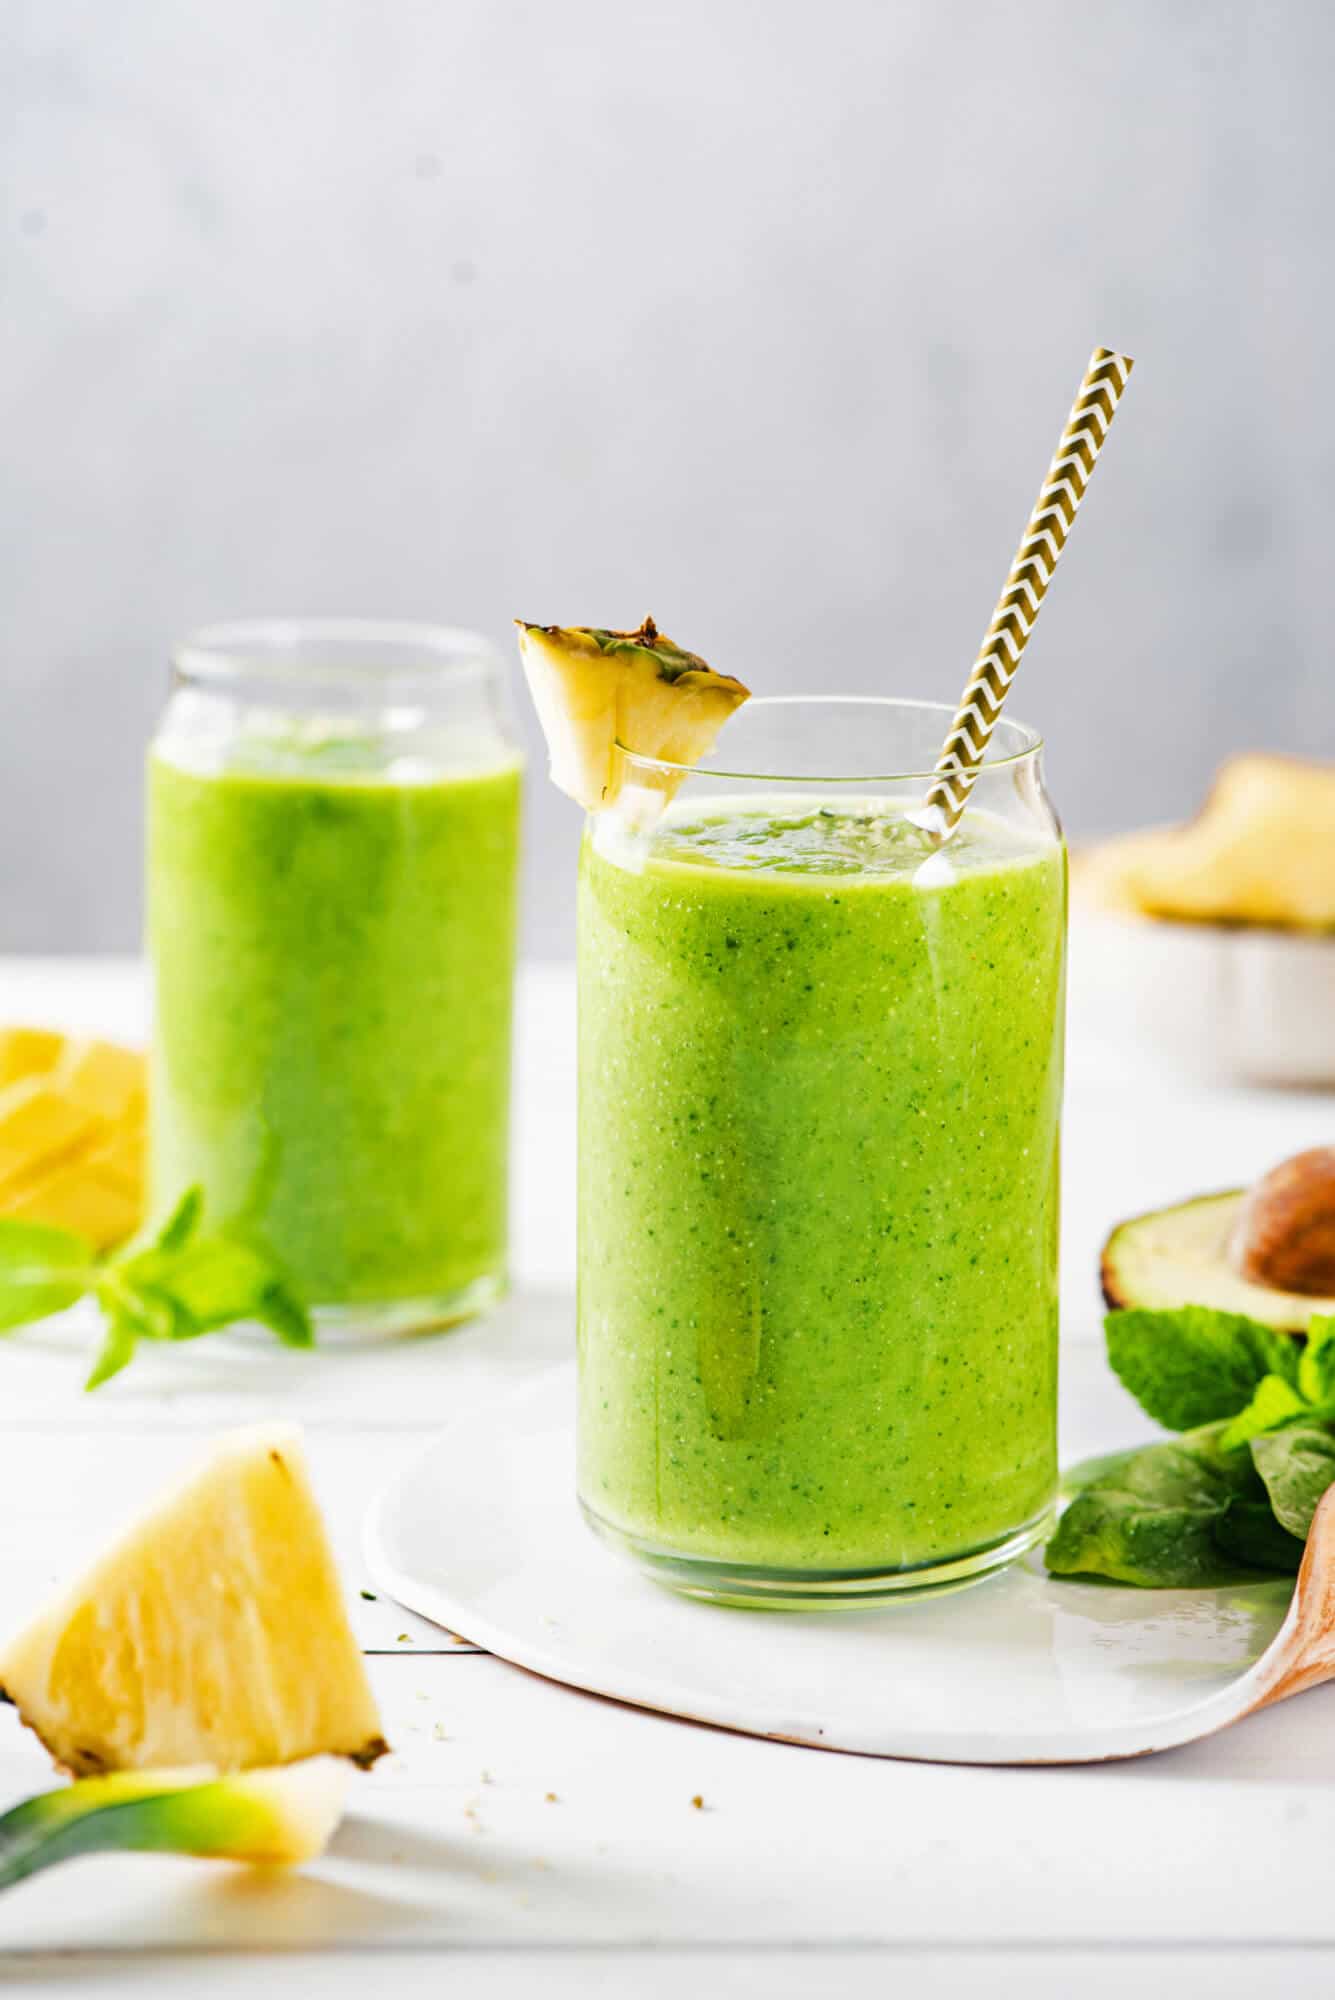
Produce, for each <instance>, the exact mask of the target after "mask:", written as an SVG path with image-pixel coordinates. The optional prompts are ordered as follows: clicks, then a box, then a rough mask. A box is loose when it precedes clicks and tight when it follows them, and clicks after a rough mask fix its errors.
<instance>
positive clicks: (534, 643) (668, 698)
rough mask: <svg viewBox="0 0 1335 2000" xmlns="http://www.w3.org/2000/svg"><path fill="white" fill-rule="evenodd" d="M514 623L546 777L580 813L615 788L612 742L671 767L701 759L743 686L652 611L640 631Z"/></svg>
mask: <svg viewBox="0 0 1335 2000" xmlns="http://www.w3.org/2000/svg"><path fill="white" fill-rule="evenodd" d="M515 623H516V625H517V626H518V627H519V653H520V657H521V659H522V660H523V662H524V673H525V675H526V677H527V679H528V685H529V691H530V692H531V694H532V696H533V701H534V705H535V707H536V708H537V711H538V720H539V722H541V724H542V732H543V735H544V736H545V737H546V739H547V751H548V755H549V757H550V760H551V775H552V782H553V783H554V784H555V785H557V786H559V788H560V789H561V790H562V791H563V792H566V793H568V794H569V796H570V797H571V798H572V799H575V800H576V801H577V802H578V803H579V804H580V805H582V806H583V807H584V808H585V810H586V811H587V812H602V811H603V810H605V808H606V807H608V806H610V805H611V804H613V802H614V801H615V799H616V797H617V795H618V793H619V792H620V790H621V787H622V783H623V780H624V769H623V760H622V759H621V758H619V757H618V756H617V755H616V746H617V745H618V744H620V745H621V747H622V749H624V750H630V751H632V752H634V753H636V754H638V755H639V756H641V757H653V758H660V759H662V760H663V762H665V763H669V764H682V765H690V764H695V763H698V762H699V760H700V758H701V757H703V756H704V754H705V752H706V751H707V750H710V749H712V748H713V745H714V741H715V739H716V737H717V736H718V733H719V731H720V729H722V727H723V725H724V723H725V722H726V721H727V719H728V717H729V716H730V715H731V714H732V712H733V710H734V709H736V708H740V707H741V705H742V703H743V702H744V701H745V700H746V699H747V698H748V695H749V692H750V690H749V689H747V688H745V687H743V686H742V683H741V682H740V681H738V680H733V679H732V678H731V677H730V676H729V675H727V674H716V673H715V672H714V670H713V668H712V667H710V666H707V665H706V663H705V662H704V661H703V660H702V659H701V658H700V657H699V655H698V654H697V653H687V652H685V651H683V649H682V648H681V647H680V646H677V645H674V644H673V642H672V640H671V639H668V638H665V637H664V636H663V634H662V633H661V632H659V630H658V628H657V626H656V625H655V624H654V621H653V619H652V618H646V619H645V621H644V623H643V625H642V626H641V627H640V629H639V631H638V632H604V631H601V630H598V629H596V628H594V627H592V626H582V625H572V626H561V625H526V624H524V623H523V621H522V620H520V619H516V620H515ZM682 775H683V774H681V773H678V774H670V773H667V772H658V773H655V774H654V776H653V779H652V789H654V790H655V791H659V792H662V793H663V794H664V795H665V797H666V798H670V797H671V796H672V794H673V792H675V791H676V789H677V787H678V785H680V783H681V780H682Z"/></svg>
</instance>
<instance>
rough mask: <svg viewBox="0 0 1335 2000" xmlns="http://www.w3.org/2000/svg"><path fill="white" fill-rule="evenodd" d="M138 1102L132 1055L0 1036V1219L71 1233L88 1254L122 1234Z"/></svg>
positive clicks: (139, 1194) (136, 1185)
mask: <svg viewBox="0 0 1335 2000" xmlns="http://www.w3.org/2000/svg"><path fill="white" fill-rule="evenodd" d="M146 1098H147V1089H146V1069H145V1062H144V1057H143V1055H142V1053H141V1052H140V1051H139V1050H138V1049H127V1048H122V1047H120V1046H119V1044H117V1043H115V1042H103V1041H97V1040H93V1039H74V1038H71V1037H69V1036H66V1035H61V1034H57V1033H56V1032H55V1030H54V1029H49V1028H0V1215H9V1216H17V1217H19V1218H20V1219H21V1220H23V1221H25V1222H45V1223H50V1224H51V1225H52V1227H54V1228H58V1229H74V1230H77V1231H78V1232H79V1234H80V1235H81V1236H86V1237H88V1238H89V1240H90V1241H91V1242H92V1244H93V1246H94V1248H95V1249H98V1250H107V1249H110V1248H112V1246H113V1245H115V1244H117V1243H122V1242H124V1241H125V1239H126V1238H127V1237H129V1236H132V1235H133V1234H134V1232H135V1230H136V1229H137V1228H138V1227H139V1224H140V1223H141V1222H142V1220H143V1215H144V1160H143V1152H144V1121H145V1103H146Z"/></svg>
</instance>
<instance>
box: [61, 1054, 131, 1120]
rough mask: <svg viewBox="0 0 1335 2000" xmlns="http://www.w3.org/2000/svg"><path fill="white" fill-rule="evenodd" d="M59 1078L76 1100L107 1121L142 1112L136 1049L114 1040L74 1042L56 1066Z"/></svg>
mask: <svg viewBox="0 0 1335 2000" xmlns="http://www.w3.org/2000/svg"><path fill="white" fill-rule="evenodd" d="M59 1077H60V1082H61V1085H62V1086H63V1088H64V1089H65V1090H66V1091H67V1092H68V1093H69V1095H70V1097H71V1098H72V1099H73V1100H74V1102H75V1103H76V1104H81V1105H83V1106H84V1108H85V1109H86V1110H88V1111H92V1112H95V1113H96V1115H97V1116H98V1117H99V1118H104V1119H105V1120H106V1122H107V1123H108V1124H109V1125H115V1124H119V1123H122V1122H123V1121H125V1120H126V1119H131V1118H134V1117H136V1116H137V1117H141V1118H142V1116H143V1111H144V1058H143V1057H142V1055H140V1053H139V1051H138V1049H123V1048H120V1047H118V1045H117V1044H116V1043H115V1042H74V1043H72V1044H71V1046H70V1048H69V1050H68V1052H67V1054H66V1055H65V1058H64V1060H63V1061H62V1062H61V1064H60V1069H59Z"/></svg>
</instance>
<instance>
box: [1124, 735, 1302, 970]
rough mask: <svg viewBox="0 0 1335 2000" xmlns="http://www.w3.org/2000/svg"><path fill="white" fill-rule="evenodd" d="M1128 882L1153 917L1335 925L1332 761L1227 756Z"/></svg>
mask: <svg viewBox="0 0 1335 2000" xmlns="http://www.w3.org/2000/svg"><path fill="white" fill-rule="evenodd" d="M1124 879H1125V885H1126V888H1127V889H1128V890H1129V892H1130V894H1131V896H1132V898H1133V899H1134V901H1135V902H1136V903H1137V904H1138V905H1139V907H1140V908H1141V909H1143V910H1145V911H1147V912H1148V913H1149V915H1151V916H1155V917H1168V918H1176V919H1178V920H1179V921H1185V922H1192V923H1226V924H1227V923H1242V924H1266V925H1277V926H1280V927H1282V928H1287V929H1294V930H1312V931H1323V930H1332V929H1335V765H1330V764H1317V763H1311V762H1308V761H1305V760H1303V759H1301V758H1297V757H1276V756H1269V755H1256V756H1247V757H1232V758H1230V759H1229V760H1228V762H1227V763H1225V764H1224V765H1222V766H1221V768H1220V771H1219V775H1218V777H1217V778H1216V779H1215V784H1214V789H1213V791H1211V793H1210V795H1209V797H1208V798H1207V799H1206V801H1205V804H1204V806H1203V807H1202V808H1201V811H1200V813H1199V815H1198V816H1197V818H1196V819H1194V820H1192V821H1190V822H1189V823H1188V824H1187V825H1186V826H1182V827H1172V828H1166V829H1164V830H1163V831H1162V832H1160V833H1158V834H1155V835H1154V836H1152V837H1151V836H1147V837H1146V838H1145V840H1144V841H1143V842H1142V843H1141V845H1140V846H1139V847H1138V848H1137V849H1135V850H1134V851H1133V852H1132V853H1131V854H1130V856H1129V857H1128V865H1127V867H1126V869H1125V877H1124Z"/></svg>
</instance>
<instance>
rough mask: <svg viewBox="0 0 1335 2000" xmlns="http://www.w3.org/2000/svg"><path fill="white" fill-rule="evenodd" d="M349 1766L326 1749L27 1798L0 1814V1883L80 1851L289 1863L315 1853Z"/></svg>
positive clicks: (341, 1797)
mask: <svg viewBox="0 0 1335 2000" xmlns="http://www.w3.org/2000/svg"><path fill="white" fill-rule="evenodd" d="M350 1777H351V1773H350V1772H349V1771H348V1768H347V1766H346V1764H343V1763H340V1762H338V1761H337V1760H336V1759H334V1758H332V1757H316V1758H313V1759H312V1760H311V1761H310V1762H309V1763H304V1764H290V1765H284V1766H283V1767H282V1768H281V1769H279V1770H273V1771H244V1772H239V1773H237V1774H235V1775H234V1776H230V1777H220V1776H219V1775H218V1773H217V1772H216V1771H212V1770H210V1769H209V1768H208V1766H207V1765H204V1766H202V1767H200V1768H198V1769H194V1770H187V1771H117V1772H114V1773H113V1774H112V1775H111V1776H110V1777H106V1778H82V1779H80V1780H79V1782H78V1783H77V1784H73V1785H66V1786H65V1787H64V1788H63V1790H61V1791H58V1792H43V1793H42V1794H41V1795H40V1796H39V1797H38V1798H35V1799H25V1800H24V1801H23V1804H22V1805H18V1806H15V1807H14V1808H13V1809H12V1811H10V1812H7V1813H6V1814H5V1815H4V1816H3V1818H0V1889H8V1888H9V1887H10V1886H11V1884H12V1883H15V1882H22V1881H23V1880H24V1878H25V1877H26V1876H28V1875H35V1874H37V1872H38V1871H39V1869H42V1868H51V1867H54V1866H55V1864H56V1862H58V1861H71V1860H73V1859H74V1858H75V1857H76V1856H78V1855H81V1854H105V1853H108V1852H115V1853H118V1854H125V1853H134V1852H144V1851H145V1850H148V1851H151V1852H154V1853H158V1854H200V1855H211V1856H215V1857H217V1858H218V1859H221V1860H225V1861H250V1862H255V1863H257V1864H259V1865H263V1866H266V1867H295V1866H296V1864H297V1863H298V1862H301V1861H313V1860H314V1859H315V1857H316V1855H317V1854H323V1852H324V1850H325V1848H326V1847H327V1846H328V1844H329V1837H330V1835H331V1834H332V1833H333V1831H334V1828H335V1827H336V1826H337V1825H338V1823H339V1821H340V1819H341V1818H342V1817H343V1807H344V1805H345V1803H346V1801H347V1791H348V1783H349V1780H350Z"/></svg>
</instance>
